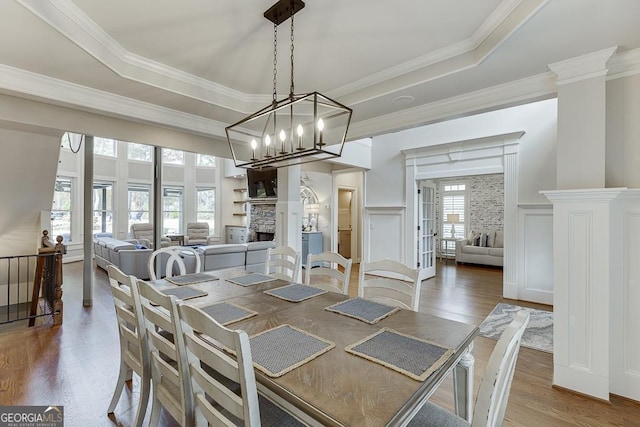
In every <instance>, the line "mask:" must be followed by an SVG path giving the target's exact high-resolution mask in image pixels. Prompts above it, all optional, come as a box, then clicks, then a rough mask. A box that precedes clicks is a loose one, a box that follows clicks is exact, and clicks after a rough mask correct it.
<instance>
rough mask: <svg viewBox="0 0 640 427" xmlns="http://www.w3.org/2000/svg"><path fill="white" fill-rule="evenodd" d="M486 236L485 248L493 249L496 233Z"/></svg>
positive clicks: (491, 232) (492, 232)
mask: <svg viewBox="0 0 640 427" xmlns="http://www.w3.org/2000/svg"><path fill="white" fill-rule="evenodd" d="M487 234H488V236H489V237H488V238H487V246H488V247H490V248H493V247H494V244H495V241H496V233H495V231H490V232H489V233H487Z"/></svg>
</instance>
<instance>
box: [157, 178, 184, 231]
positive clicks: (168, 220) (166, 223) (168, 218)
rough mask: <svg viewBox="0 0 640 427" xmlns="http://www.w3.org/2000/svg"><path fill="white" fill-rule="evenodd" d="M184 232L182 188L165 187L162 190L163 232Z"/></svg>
mask: <svg viewBox="0 0 640 427" xmlns="http://www.w3.org/2000/svg"><path fill="white" fill-rule="evenodd" d="M181 232H182V188H177V187H165V188H164V189H163V190H162V233H163V234H180V233H181Z"/></svg>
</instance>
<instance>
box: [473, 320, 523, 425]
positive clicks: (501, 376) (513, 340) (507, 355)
mask: <svg viewBox="0 0 640 427" xmlns="http://www.w3.org/2000/svg"><path fill="white" fill-rule="evenodd" d="M528 323H529V312H528V311H526V310H520V311H519V312H518V313H517V314H516V315H515V317H514V319H513V320H512V321H511V323H510V324H509V325H508V326H507V327H506V328H505V330H504V331H503V332H502V336H501V337H500V339H499V340H498V343H497V344H496V346H495V348H494V349H493V352H492V353H491V356H490V357H489V363H487V367H486V369H485V371H484V375H483V377H482V380H481V381H480V388H479V390H478V396H477V398H476V405H475V409H474V413H473V420H472V422H471V425H472V426H473V427H485V426H489V427H498V426H501V425H502V421H503V419H504V414H505V411H506V408H507V401H508V400H509V392H510V390H511V382H512V380H513V374H514V372H515V366H516V361H517V359H518V352H519V351H520V343H521V341H522V335H523V334H524V331H525V329H526V327H527V324H528Z"/></svg>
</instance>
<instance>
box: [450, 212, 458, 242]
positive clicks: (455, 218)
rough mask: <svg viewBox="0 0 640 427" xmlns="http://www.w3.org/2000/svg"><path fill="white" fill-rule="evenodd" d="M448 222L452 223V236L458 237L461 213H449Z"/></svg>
mask: <svg viewBox="0 0 640 427" xmlns="http://www.w3.org/2000/svg"><path fill="white" fill-rule="evenodd" d="M447 222H448V223H450V224H451V238H452V239H454V238H455V237H456V223H457V222H460V214H447Z"/></svg>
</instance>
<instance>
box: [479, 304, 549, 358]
mask: <svg viewBox="0 0 640 427" xmlns="http://www.w3.org/2000/svg"><path fill="white" fill-rule="evenodd" d="M520 310H527V311H528V312H529V314H530V317H529V324H528V325H527V329H526V330H525V331H524V335H523V336H522V344H521V345H522V346H523V347H527V348H532V349H534V350H540V351H544V352H547V353H553V313H552V312H550V311H546V310H536V309H533V308H527V307H520V306H517V305H511V304H503V303H500V304H498V305H496V306H495V307H494V309H493V310H492V311H491V313H489V315H488V316H487V318H486V319H485V320H484V322H482V324H481V325H480V336H483V337H487V338H491V339H494V340H497V339H499V338H500V335H502V331H503V330H504V329H505V328H506V327H507V325H508V324H509V323H511V321H512V320H513V317H514V316H515V314H516V313H517V312H518V311H520Z"/></svg>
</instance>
